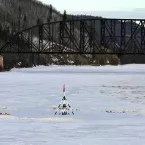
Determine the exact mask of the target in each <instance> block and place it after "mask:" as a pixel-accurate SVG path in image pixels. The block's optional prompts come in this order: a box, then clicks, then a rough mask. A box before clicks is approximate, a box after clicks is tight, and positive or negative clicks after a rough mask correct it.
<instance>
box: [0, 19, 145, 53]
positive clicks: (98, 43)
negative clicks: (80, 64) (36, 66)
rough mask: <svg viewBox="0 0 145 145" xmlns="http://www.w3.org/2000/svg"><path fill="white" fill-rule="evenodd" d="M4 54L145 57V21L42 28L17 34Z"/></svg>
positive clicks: (86, 22) (94, 21) (89, 21)
mask: <svg viewBox="0 0 145 145" xmlns="http://www.w3.org/2000/svg"><path fill="white" fill-rule="evenodd" d="M0 53H1V54H4V53H8V54H10V53H19V54H21V53H22V54H23V53H28V54H31V53H32V54H40V53H41V54H144V53H145V20H143V19H104V18H100V19H81V20H65V21H58V22H50V23H45V24H40V25H36V26H33V27H31V28H28V29H25V30H22V31H20V32H18V33H16V34H15V35H14V36H12V37H11V39H10V40H8V42H7V43H6V44H5V45H4V46H3V47H2V48H0Z"/></svg>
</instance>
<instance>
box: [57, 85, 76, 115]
mask: <svg viewBox="0 0 145 145" xmlns="http://www.w3.org/2000/svg"><path fill="white" fill-rule="evenodd" d="M63 94H64V95H63V98H62V100H61V102H60V104H59V105H58V108H57V111H56V112H55V114H57V113H58V112H59V114H60V115H69V114H70V112H71V113H72V114H73V115H74V112H73V109H72V108H71V106H70V105H69V103H68V101H67V99H66V97H65V85H64V86H63Z"/></svg>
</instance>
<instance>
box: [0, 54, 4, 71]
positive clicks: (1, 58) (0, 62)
mask: <svg viewBox="0 0 145 145" xmlns="http://www.w3.org/2000/svg"><path fill="white" fill-rule="evenodd" d="M3 68H4V64H3V56H2V55H0V72H2V71H3Z"/></svg>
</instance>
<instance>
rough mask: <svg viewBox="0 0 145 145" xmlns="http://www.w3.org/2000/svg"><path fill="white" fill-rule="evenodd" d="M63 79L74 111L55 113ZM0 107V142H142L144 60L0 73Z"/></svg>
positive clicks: (34, 144)
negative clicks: (2, 113) (121, 64)
mask: <svg viewBox="0 0 145 145" xmlns="http://www.w3.org/2000/svg"><path fill="white" fill-rule="evenodd" d="M64 84H66V97H67V99H68V101H69V103H70V105H71V106H72V107H73V108H74V109H75V110H76V109H77V110H76V111H74V113H75V115H69V116H60V115H54V112H55V110H53V107H55V106H57V105H58V104H59V103H60V101H61V99H62V96H63V93H62V87H63V85H64ZM0 112H9V113H11V114H12V116H7V117H4V116H1V117H0V145H64V144H65V145H137V144H138V145H144V144H145V65H134V64H133V65H124V66H102V67H89V66H83V67H75V66H69V67H67V66H48V67H43V66H39V67H36V68H29V69H28V68H27V69H13V70H11V71H10V72H2V73H0ZM109 112H110V113H109ZM111 112H112V113H111Z"/></svg>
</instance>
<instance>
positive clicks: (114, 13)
mask: <svg viewBox="0 0 145 145" xmlns="http://www.w3.org/2000/svg"><path fill="white" fill-rule="evenodd" d="M40 1H41V2H43V3H45V4H52V5H53V6H54V7H55V8H56V9H57V10H58V11H60V12H63V10H66V11H67V13H72V14H88V15H96V16H98V15H99V16H104V17H115V18H117V17H118V18H121V17H124V18H126V17H130V18H145V0H40Z"/></svg>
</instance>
